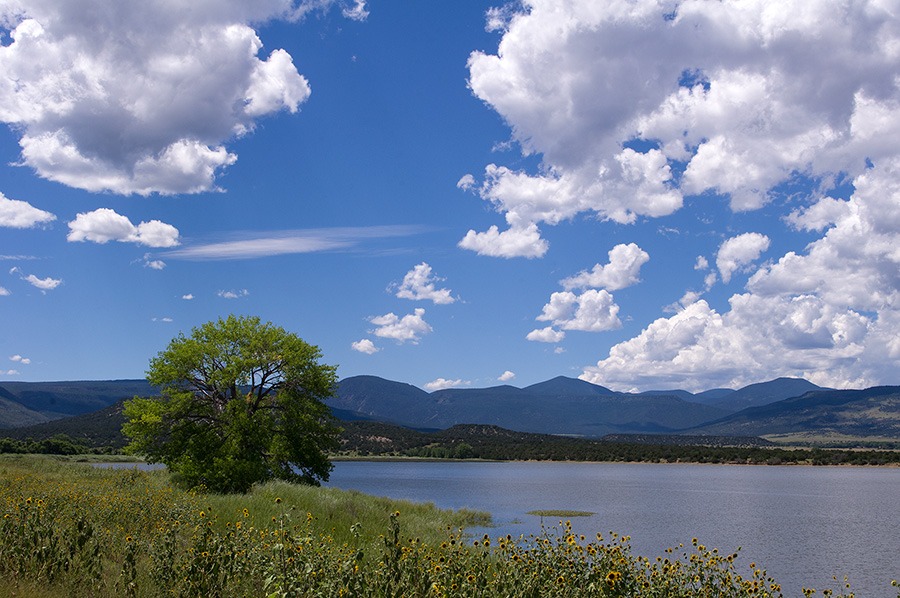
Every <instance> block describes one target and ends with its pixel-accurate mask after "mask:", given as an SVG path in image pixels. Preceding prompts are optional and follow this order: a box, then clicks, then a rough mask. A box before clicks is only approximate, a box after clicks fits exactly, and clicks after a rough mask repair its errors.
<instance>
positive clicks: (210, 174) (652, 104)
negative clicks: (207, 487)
mask: <svg viewBox="0 0 900 598" xmlns="http://www.w3.org/2000/svg"><path fill="white" fill-rule="evenodd" d="M898 10H900V7H898V6H896V5H895V3H883V2H882V3H875V2H816V3H808V2H805V1H799V0H798V1H797V2H779V3H775V4H772V3H766V2H761V1H760V2H754V1H744V2H731V1H724V2H718V1H715V2H713V1H707V0H692V1H686V2H677V3H676V2H665V1H660V2H650V1H646V0H634V1H629V2H626V1H607V2H596V1H595V0H590V1H584V2H578V1H575V0H570V1H559V0H554V1H545V0H539V1H538V0H535V1H533V2H524V3H521V4H520V3H515V4H506V5H504V4H498V3H490V2H488V3H481V2H464V3H433V2H415V3H379V2H371V3H364V2H362V1H361V0H360V1H352V2H351V1H345V2H339V1H332V0H316V1H315V2H307V3H303V2H301V3H298V2H295V1H293V0H266V1H263V2H254V3H242V2H231V1H224V2H222V1H217V2H162V1H156V0H150V1H148V2H144V3H141V4H140V6H139V7H135V6H134V5H130V4H125V5H123V4H121V3H119V2H117V1H116V0H90V1H87V2H83V3H78V7H73V6H70V5H69V3H59V2H55V1H51V0H33V1H12V0H9V1H7V0H3V1H0V32H2V37H0V72H3V73H5V74H6V75H5V77H4V78H3V80H2V81H0V120H2V121H3V123H5V126H3V127H0V194H2V195H0V381H3V380H24V381H41V380H82V379H111V378H138V377H142V376H143V374H144V371H145V369H146V367H147V364H148V362H149V359H150V358H151V357H153V356H155V355H156V353H157V352H159V351H161V350H162V349H164V348H165V346H166V344H167V343H168V341H169V340H171V338H172V337H173V336H175V335H176V334H177V333H178V332H179V331H184V332H189V331H190V329H191V327H193V326H196V325H198V324H201V323H203V322H205V321H207V320H211V319H215V318H218V317H220V316H225V315H227V314H230V313H235V314H247V315H258V316H260V317H261V318H263V319H264V320H268V321H272V322H273V323H275V324H277V325H280V326H282V327H284V328H286V329H287V330H290V331H292V332H295V333H297V334H298V335H300V336H301V337H302V338H304V340H306V341H308V342H310V343H313V344H316V345H318V346H319V347H320V348H321V350H322V352H323V356H324V361H325V362H326V363H330V364H337V365H339V370H338V372H339V375H340V376H341V377H348V376H353V375H357V374H372V375H377V376H382V377H385V378H389V379H393V380H400V381H404V382H409V383H411V384H414V385H416V386H419V387H422V388H426V389H429V390H431V389H437V388H446V387H450V386H491V385H495V384H500V383H509V384H513V385H517V386H525V385H528V384H532V383H535V382H539V381H542V380H545V379H548V378H551V377H554V376H557V375H566V376H573V377H582V378H583V379H585V380H589V381H591V382H595V383H598V384H603V385H605V386H608V387H610V388H614V389H616V390H648V389H654V388H656V389H658V388H685V389H687V390H693V391H697V390H704V389H708V388H713V387H735V388H736V387H739V386H743V385H746V384H750V383H754V382H760V381H764V380H769V379H772V378H775V377H777V376H800V377H804V378H806V379H808V380H811V381H813V382H815V383H817V384H820V385H826V386H833V387H863V386H870V385H875V384H896V383H898V379H897V371H898V365H900V340H898V339H900V334H898V333H900V292H898V291H900V250H898V249H897V248H898V247H900V186H898V183H897V182H896V181H897V180H900V177H898V174H900V144H898V142H897V139H900V135H898V134H900V89H898V85H900V83H898V82H900V59H898V58H900V57H898V55H897V54H898V51H897V48H898V47H900V26H898V23H900V21H898V18H897V17H898Z"/></svg>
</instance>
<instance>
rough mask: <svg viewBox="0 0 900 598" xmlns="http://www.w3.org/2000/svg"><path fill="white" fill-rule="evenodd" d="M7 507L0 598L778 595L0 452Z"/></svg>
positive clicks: (380, 510)
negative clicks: (9, 456) (5, 455)
mask: <svg viewBox="0 0 900 598" xmlns="http://www.w3.org/2000/svg"><path fill="white" fill-rule="evenodd" d="M0 516H2V519H0V598H4V597H5V596H17V597H32V596H41V597H48V598H56V597H65V598H81V597H85V598H86V597H94V596H97V597H104V596H127V597H134V598H138V597H141V598H144V597H146V598H156V597H161V596H184V597H188V596H203V597H207V596H213V597H223V598H224V597H232V596H234V597H237V596H266V597H269V598H277V597H288V596H296V597H304V598H306V597H325V596H329V597H331V596H338V597H340V596H349V597H359V598H384V597H388V596H392V597H400V596H403V597H407V596H409V597H421V598H426V597H429V598H431V597H439V596H441V597H450V596H464V597H473V598H475V597H478V598H508V597H516V598H518V597H523V598H529V597H534V598H537V597H545V596H546V597H554V598H555V597H575V596H609V597H620V596H621V597H642V598H663V597H671V598H688V597H695V596H699V597H709V598H713V597H715V598H742V597H775V596H780V595H781V588H780V587H779V585H778V583H777V582H776V581H775V580H773V579H771V578H769V577H768V576H767V575H766V573H765V571H764V570H763V569H761V568H757V567H756V566H755V564H754V565H751V566H750V567H749V568H745V570H744V571H743V572H742V573H741V572H739V570H738V566H737V564H736V559H735V555H734V554H720V553H719V552H718V551H717V550H714V549H709V548H707V547H705V546H703V545H702V544H700V543H699V542H698V541H697V540H696V539H695V540H694V541H693V542H691V543H688V547H687V548H684V547H680V546H679V547H678V548H677V549H673V550H670V551H667V553H666V555H665V556H664V557H660V558H659V559H656V560H650V559H646V558H643V557H640V556H636V555H633V554H632V553H631V550H630V547H629V544H628V538H627V537H621V536H617V535H615V534H613V535H612V536H611V537H608V538H603V537H600V536H599V535H598V537H596V538H590V539H588V538H585V537H583V536H576V535H575V534H573V533H572V530H571V526H570V525H569V524H568V523H567V522H561V523H560V526H559V527H557V528H553V529H550V530H547V531H546V533H544V534H542V535H540V536H537V537H534V536H531V537H527V538H526V537H519V538H512V537H510V536H506V537H499V538H491V537H489V536H487V535H485V536H483V537H481V538H474V539H473V538H471V537H467V536H466V535H465V533H464V531H463V528H464V527H466V526H469V525H480V526H483V525H485V524H486V523H487V522H488V518H487V516H486V515H485V514H483V513H478V512H473V511H457V512H450V511H442V510H439V509H436V508H435V507H434V506H433V505H428V504H424V505H423V504H413V503H408V502H404V501H395V500H389V499H386V498H377V497H370V496H366V495H363V494H360V493H356V492H343V491H339V490H335V489H322V488H311V487H301V486H295V485H291V484H286V483H281V482H273V483H269V484H265V485H261V486H257V487H255V488H254V489H253V491H252V493H250V494H248V495H227V496H223V495H214V494H205V493H202V492H187V491H184V490H180V489H178V488H175V487H173V486H172V485H171V483H170V480H169V477H168V474H167V473H166V472H164V471H155V472H140V471H137V470H106V469H104V470H101V469H95V468H92V467H90V466H87V465H83V464H60V463H53V462H49V461H46V460H28V459H17V460H6V459H0ZM804 594H806V595H807V596H810V595H812V591H811V590H809V591H805V592H804ZM822 594H824V595H826V596H830V595H835V596H852V594H850V593H849V589H848V588H847V587H845V586H844V585H840V586H839V587H835V588H829V589H826V590H824V591H823V592H822ZM898 598H900V594H898Z"/></svg>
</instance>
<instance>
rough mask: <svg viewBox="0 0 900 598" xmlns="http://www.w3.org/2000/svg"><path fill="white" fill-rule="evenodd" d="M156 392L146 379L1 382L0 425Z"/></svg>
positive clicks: (34, 421) (44, 419)
mask: <svg viewBox="0 0 900 598" xmlns="http://www.w3.org/2000/svg"><path fill="white" fill-rule="evenodd" d="M155 392H156V391H155V390H154V389H153V387H151V386H150V383H149V382H147V381H146V380H82V381H68V382H0V428H16V427H21V426H28V425H33V424H39V423H44V422H48V421H52V420H55V419H60V418H63V417H68V416H72V415H81V414H83V413H90V412H92V411H97V410H99V409H103V408H104V407H108V406H109V405H111V404H113V403H115V402H116V401H118V400H120V399H130V398H133V397H135V396H150V395H152V394H155Z"/></svg>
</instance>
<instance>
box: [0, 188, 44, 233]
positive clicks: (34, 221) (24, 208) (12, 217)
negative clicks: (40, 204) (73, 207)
mask: <svg viewBox="0 0 900 598" xmlns="http://www.w3.org/2000/svg"><path fill="white" fill-rule="evenodd" d="M54 220H56V216H55V215H53V214H51V213H50V212H45V211H44V210H39V209H37V208H36V207H34V206H32V205H31V204H30V203H28V202H27V201H19V200H17V199H9V198H8V197H6V196H5V195H3V193H0V226H5V227H8V228H31V227H33V226H37V225H38V224H41V223H44V222H53V221H54Z"/></svg>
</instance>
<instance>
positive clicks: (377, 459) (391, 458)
mask: <svg viewBox="0 0 900 598" xmlns="http://www.w3.org/2000/svg"><path fill="white" fill-rule="evenodd" d="M329 459H330V460H331V461H332V462H362V463H365V462H370V463H386V462H398V463H416V462H418V463H584V464H594V465H597V464H604V463H608V464H619V465H729V466H736V467H739V466H750V467H859V468H866V467H871V468H877V469H882V468H884V469H890V468H900V463H885V464H883V465H871V464H865V465H858V464H855V463H829V464H822V465H816V464H815V463H737V462H725V463H708V462H702V461H588V460H585V461H576V460H562V459H560V460H556V459H440V458H437V457H406V456H402V455H368V456H366V455H358V456H351V455H339V456H333V457H329Z"/></svg>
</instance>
